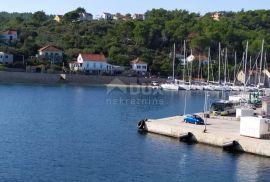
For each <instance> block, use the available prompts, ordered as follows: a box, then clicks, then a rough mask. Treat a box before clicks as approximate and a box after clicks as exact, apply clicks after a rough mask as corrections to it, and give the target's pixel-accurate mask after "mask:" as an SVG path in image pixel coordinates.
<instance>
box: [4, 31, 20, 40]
mask: <svg viewBox="0 0 270 182" xmlns="http://www.w3.org/2000/svg"><path fill="white" fill-rule="evenodd" d="M0 39H1V40H5V41H15V40H17V39H18V36H17V31H15V30H7V31H4V32H0Z"/></svg>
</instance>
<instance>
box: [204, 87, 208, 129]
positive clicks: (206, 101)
mask: <svg viewBox="0 0 270 182" xmlns="http://www.w3.org/2000/svg"><path fill="white" fill-rule="evenodd" d="M208 97H209V94H208V92H205V97H204V119H205V121H204V130H203V132H204V133H206V132H207V129H206V125H207V118H208V117H209V113H207V112H208ZM206 113H207V114H206Z"/></svg>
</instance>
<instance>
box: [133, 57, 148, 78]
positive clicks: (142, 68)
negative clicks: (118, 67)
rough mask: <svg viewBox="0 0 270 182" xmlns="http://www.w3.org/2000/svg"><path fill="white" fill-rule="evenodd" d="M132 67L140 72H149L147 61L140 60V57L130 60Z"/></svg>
mask: <svg viewBox="0 0 270 182" xmlns="http://www.w3.org/2000/svg"><path fill="white" fill-rule="evenodd" d="M130 65H131V69H132V70H134V71H136V72H137V73H140V74H145V73H146V72H147V63H145V62H143V61H142V60H140V58H137V59H134V60H133V61H131V62H130Z"/></svg>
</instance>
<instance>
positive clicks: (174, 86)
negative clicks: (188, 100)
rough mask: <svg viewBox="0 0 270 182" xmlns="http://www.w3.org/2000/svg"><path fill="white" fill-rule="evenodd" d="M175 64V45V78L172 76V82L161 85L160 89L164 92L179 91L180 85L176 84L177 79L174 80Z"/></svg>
mask: <svg viewBox="0 0 270 182" xmlns="http://www.w3.org/2000/svg"><path fill="white" fill-rule="evenodd" d="M174 64H175V44H174V45H173V65H172V67H173V76H172V80H170V81H168V82H166V83H163V84H161V85H160V87H161V88H162V89H163V90H179V86H178V84H176V83H175V79H174Z"/></svg>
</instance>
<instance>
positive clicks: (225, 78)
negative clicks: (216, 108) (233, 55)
mask: <svg viewBox="0 0 270 182" xmlns="http://www.w3.org/2000/svg"><path fill="white" fill-rule="evenodd" d="M226 83H227V48H225V60H224V84H226Z"/></svg>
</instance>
